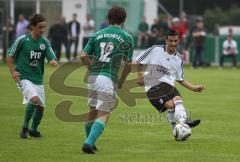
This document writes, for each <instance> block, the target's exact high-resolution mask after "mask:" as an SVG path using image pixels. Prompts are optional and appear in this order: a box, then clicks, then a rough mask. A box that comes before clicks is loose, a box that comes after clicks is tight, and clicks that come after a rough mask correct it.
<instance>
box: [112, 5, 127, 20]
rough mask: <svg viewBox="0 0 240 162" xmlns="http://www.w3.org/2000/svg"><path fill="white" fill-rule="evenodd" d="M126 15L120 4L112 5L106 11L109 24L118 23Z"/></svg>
mask: <svg viewBox="0 0 240 162" xmlns="http://www.w3.org/2000/svg"><path fill="white" fill-rule="evenodd" d="M126 17H127V13H126V11H125V9H124V8H123V7H120V6H113V7H112V8H111V9H110V10H109V11H108V21H109V24H111V25H114V24H117V25H120V24H122V23H124V22H125V19H126Z"/></svg>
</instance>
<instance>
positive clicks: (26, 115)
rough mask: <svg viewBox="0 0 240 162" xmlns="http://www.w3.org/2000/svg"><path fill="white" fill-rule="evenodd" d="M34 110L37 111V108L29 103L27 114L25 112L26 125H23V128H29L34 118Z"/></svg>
mask: <svg viewBox="0 0 240 162" xmlns="http://www.w3.org/2000/svg"><path fill="white" fill-rule="evenodd" d="M34 109H35V106H34V105H32V104H31V103H28V104H27V107H26V112H25V117H24V123H23V127H24V128H28V125H29V121H30V120H31V118H32V114H33V112H34Z"/></svg>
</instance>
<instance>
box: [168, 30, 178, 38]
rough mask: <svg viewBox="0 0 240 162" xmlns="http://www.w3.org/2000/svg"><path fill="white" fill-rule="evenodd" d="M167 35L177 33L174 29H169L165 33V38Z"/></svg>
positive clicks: (175, 34)
mask: <svg viewBox="0 0 240 162" xmlns="http://www.w3.org/2000/svg"><path fill="white" fill-rule="evenodd" d="M168 36H179V33H178V32H177V31H176V30H173V29H169V30H167V31H166V33H165V38H166V39H167V38H168Z"/></svg>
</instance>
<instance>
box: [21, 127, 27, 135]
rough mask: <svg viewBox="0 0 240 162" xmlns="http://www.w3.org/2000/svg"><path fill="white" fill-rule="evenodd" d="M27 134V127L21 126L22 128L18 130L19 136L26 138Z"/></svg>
mask: <svg viewBox="0 0 240 162" xmlns="http://www.w3.org/2000/svg"><path fill="white" fill-rule="evenodd" d="M27 136H28V128H24V127H22V130H21V132H20V137H21V138H27Z"/></svg>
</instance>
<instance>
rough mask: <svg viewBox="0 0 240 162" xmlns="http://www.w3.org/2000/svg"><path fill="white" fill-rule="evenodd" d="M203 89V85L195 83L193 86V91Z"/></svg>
mask: <svg viewBox="0 0 240 162" xmlns="http://www.w3.org/2000/svg"><path fill="white" fill-rule="evenodd" d="M204 89H205V87H204V85H196V86H194V89H193V91H194V92H202V91H203V90H204Z"/></svg>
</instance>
